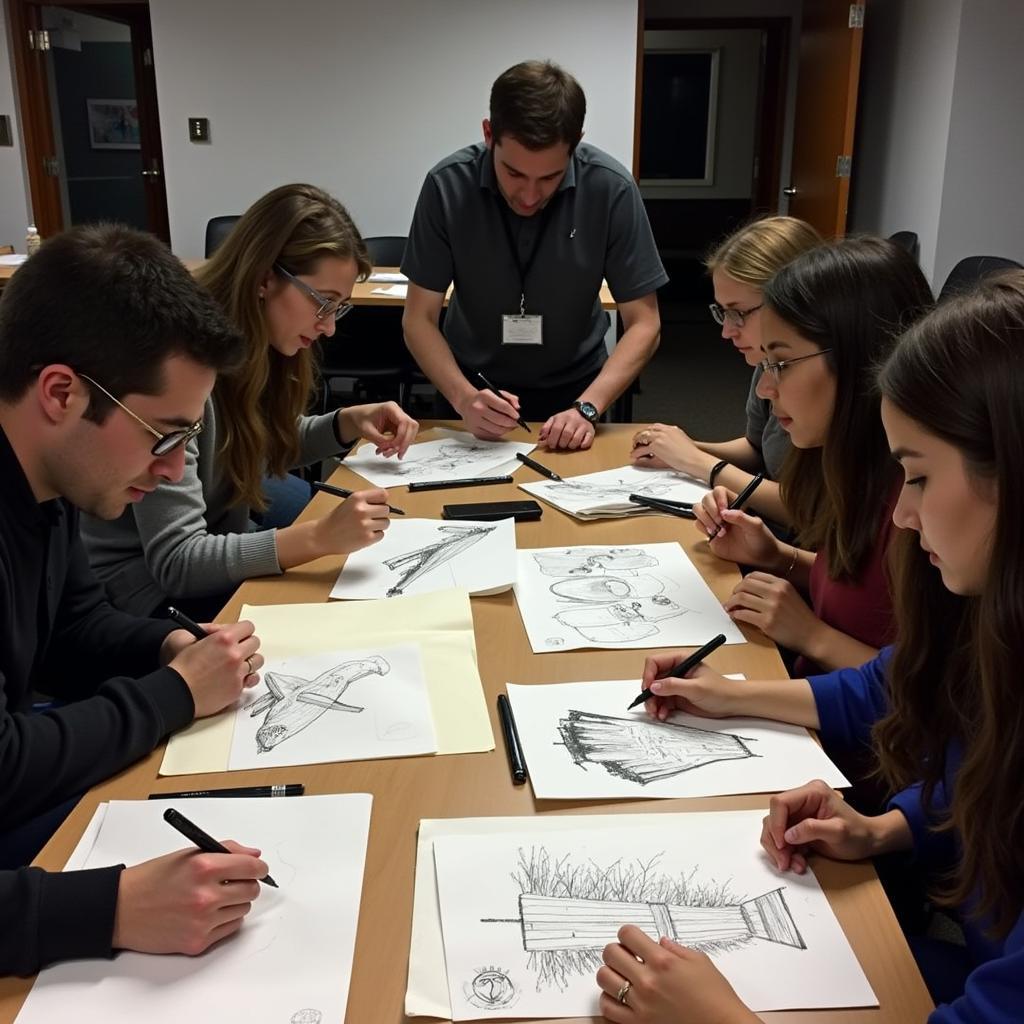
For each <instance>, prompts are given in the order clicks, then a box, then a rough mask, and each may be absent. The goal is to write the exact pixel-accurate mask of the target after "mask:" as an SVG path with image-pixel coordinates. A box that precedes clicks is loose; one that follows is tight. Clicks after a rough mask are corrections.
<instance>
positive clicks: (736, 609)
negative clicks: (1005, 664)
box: [695, 237, 933, 676]
mask: <svg viewBox="0 0 1024 1024" xmlns="http://www.w3.org/2000/svg"><path fill="white" fill-rule="evenodd" d="M764 298H765V308H764V309H763V310H762V311H761V348H762V349H763V351H764V354H765V360H764V362H763V363H762V364H761V366H762V369H763V370H764V373H763V374H762V376H761V379H760V381H759V382H758V395H759V396H760V397H761V398H765V399H768V400H769V401H771V403H772V412H773V413H774V415H775V417H776V418H777V419H778V421H779V423H780V425H781V426H782V427H783V428H784V429H785V430H786V431H787V433H788V434H789V436H790V440H791V441H792V443H793V451H792V452H791V453H790V455H789V456H788V458H787V461H786V464H785V466H784V467H783V471H782V478H781V480H780V486H781V495H782V500H783V502H784V503H785V504H786V506H787V508H788V509H789V512H790V515H791V516H792V518H793V522H794V525H795V527H796V534H797V538H798V545H796V546H795V545H791V544H787V543H785V542H783V541H780V540H778V539H777V538H776V537H774V536H773V535H772V533H771V532H770V531H769V530H768V528H767V527H766V526H765V525H764V523H763V522H762V521H761V520H760V519H758V518H756V517H754V516H749V515H746V514H745V513H743V512H740V511H734V512H730V511H728V508H727V506H728V504H729V502H730V501H731V500H732V499H733V498H734V497H735V495H733V494H731V493H730V492H729V491H728V490H727V489H725V488H723V487H716V488H715V489H714V491H713V492H712V493H711V494H709V495H708V496H707V497H706V498H705V499H704V501H703V502H702V504H700V505H697V506H695V511H696V512H697V518H698V520H699V521H700V524H701V525H702V527H703V528H704V530H705V532H707V533H708V535H709V537H710V538H711V540H710V544H711V550H712V551H714V553H715V554H716V555H719V556H720V557H722V558H729V559H732V560H733V561H736V562H740V563H742V564H744V565H749V566H753V567H754V569H755V570H757V571H754V572H751V573H749V574H748V575H746V576H745V577H744V578H743V580H742V581H741V582H740V583H739V584H738V585H737V587H736V589H735V590H734V591H733V593H732V595H731V596H730V598H729V599H728V600H727V601H726V604H725V606H726V609H727V610H728V612H729V614H730V615H731V616H732V617H733V619H735V620H737V621H739V622H748V623H751V624H752V625H755V626H757V627H758V628H760V629H761V630H762V631H763V632H764V633H765V634H766V635H767V636H769V637H771V639H772V640H774V641H775V642H776V643H777V644H779V645H781V646H783V647H788V648H789V649H790V650H793V651H796V652H797V654H799V655H800V657H799V658H798V660H797V665H796V669H797V674H798V675H800V676H803V675H806V674H807V673H808V672H812V671H816V670H820V669H824V670H831V669H838V668H844V667H846V666H849V665H860V664H863V663H864V662H866V661H869V660H870V659H871V658H873V657H874V656H875V655H876V654H877V653H878V649H879V648H880V647H881V646H882V645H883V644H885V643H886V642H888V641H890V640H891V639H892V606H891V601H890V597H889V588H888V584H887V580H886V573H885V556H886V550H887V548H888V542H889V534H890V530H891V528H892V520H891V515H892V507H893V504H894V503H895V500H896V495H897V492H898V489H899V482H898V481H899V473H898V467H897V466H896V464H895V463H894V462H893V461H892V459H891V458H890V456H889V450H888V446H887V444H886V440H885V433H884V431H883V430H882V421H881V418H880V415H879V399H878V397H877V395H876V394H875V393H874V389H873V387H872V383H871V381H872V370H873V367H874V366H875V365H876V364H877V363H879V362H880V361H881V360H882V359H883V358H884V357H885V356H886V355H887V354H888V352H889V350H890V349H891V347H892V345H893V343H894V341H895V337H896V335H897V334H898V333H899V332H900V331H901V330H904V329H906V328H907V327H908V326H910V324H911V323H912V322H913V321H914V320H916V319H917V318H918V317H919V316H920V315H921V314H922V313H924V312H926V311H927V310H928V309H929V308H930V307H931V305H932V301H933V300H932V294H931V291H930V289H929V287H928V283H927V281H925V278H924V275H923V274H922V273H921V270H920V268H919V267H918V266H917V263H916V262H915V261H914V260H913V258H912V257H910V256H909V254H908V253H907V252H906V251H905V250H903V249H901V248H900V247H899V246H897V245H894V244H893V243H891V242H887V241H885V240H883V239H881V238H872V237H863V238H852V239H845V240H843V241H840V242H833V243H829V244H827V245H822V246H819V247H818V248H817V249H812V250H811V251H810V252H808V253H805V254H804V255H802V256H800V257H798V258H797V259H796V260H794V261H793V262H792V263H790V264H789V265H787V266H786V267H784V268H783V269H782V270H781V271H780V272H779V273H778V274H777V275H776V276H775V277H774V278H773V279H772V280H771V281H770V282H769V283H768V285H767V286H766V287H765V290H764ZM805 593H806V594H807V595H809V599H810V601H809V604H808V602H807V601H806V600H805V598H804V597H803V596H802V595H803V594H805Z"/></svg>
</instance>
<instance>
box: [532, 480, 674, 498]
mask: <svg viewBox="0 0 1024 1024" xmlns="http://www.w3.org/2000/svg"><path fill="white" fill-rule="evenodd" d="M678 484H679V481H678V480H648V481H646V482H643V483H636V482H633V483H630V481H628V480H621V479H619V480H605V481H603V482H600V483H596V482H594V481H590V482H584V481H579V480H562V481H560V482H558V483H550V484H544V485H543V487H544V490H545V491H546V492H547V493H548V494H549V495H551V496H552V497H557V498H562V499H563V500H565V499H570V500H571V499H574V498H575V499H577V500H581V499H584V498H585V499H586V500H588V501H601V502H612V501H628V500H629V496H630V495H631V494H644V495H647V496H648V497H650V498H656V497H657V496H658V495H659V494H665V493H667V492H668V491H671V490H672V489H673V488H674V487H676V486H678Z"/></svg>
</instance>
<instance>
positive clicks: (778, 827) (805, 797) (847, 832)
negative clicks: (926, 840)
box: [761, 779, 912, 875]
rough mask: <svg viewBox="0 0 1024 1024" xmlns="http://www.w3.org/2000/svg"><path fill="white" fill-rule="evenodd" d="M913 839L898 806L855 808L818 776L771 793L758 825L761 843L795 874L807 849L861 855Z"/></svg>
mask: <svg viewBox="0 0 1024 1024" xmlns="http://www.w3.org/2000/svg"><path fill="white" fill-rule="evenodd" d="M911 845H912V836H911V832H910V826H909V825H908V824H907V819H906V818H905V817H904V816H903V813H902V812H901V811H898V810H892V811H886V812H885V813H884V814H879V815H876V816H873V817H869V816H868V815H865V814H859V813H858V812H857V811H855V810H854V809H853V808H852V807H851V806H850V805H849V804H848V803H847V802H846V801H845V800H844V799H843V798H842V797H841V796H840V795H839V794H838V793H837V792H836V791H835V790H834V789H832V788H831V787H830V786H827V785H826V784H825V783H824V782H822V781H821V780H820V779H815V780H814V781H813V782H809V783H807V785H806V786H801V787H800V788H799V789H790V790H787V791H786V792H785V793H778V794H776V795H775V796H773V797H772V798H771V801H770V802H769V804H768V814H767V815H766V816H765V819H764V822H763V823H762V828H761V846H762V847H763V848H764V851H765V853H767V854H768V856H769V858H771V862H772V864H774V865H775V867H776V868H778V870H779V871H793V872H794V873H796V874H798V875H802V874H803V873H804V872H805V871H806V870H807V856H808V854H809V853H821V854H824V855H825V856H826V857H831V858H832V859H833V860H865V859H867V858H868V857H874V856H878V855H879V854H883V853H894V852H896V851H898V850H907V849H910V846H911Z"/></svg>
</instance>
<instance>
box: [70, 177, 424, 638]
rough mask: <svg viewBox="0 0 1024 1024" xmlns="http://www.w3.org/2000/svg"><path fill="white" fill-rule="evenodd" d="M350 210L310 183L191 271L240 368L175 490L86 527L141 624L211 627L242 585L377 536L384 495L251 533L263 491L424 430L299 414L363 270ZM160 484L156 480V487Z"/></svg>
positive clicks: (264, 201) (221, 386) (384, 420)
mask: <svg viewBox="0 0 1024 1024" xmlns="http://www.w3.org/2000/svg"><path fill="white" fill-rule="evenodd" d="M370 266H371V265H370V260H369V257H368V255H367V251H366V246H365V244H364V243H363V240H362V237H361V236H360V234H359V231H358V229H357V228H356V226H355V224H354V223H353V222H352V218H351V217H350V216H349V214H348V212H347V211H346V210H345V208H344V207H343V206H342V205H341V204H340V203H339V202H338V201H337V200H336V199H334V198H333V197H332V196H330V195H328V194H327V193H326V192H324V191H323V190H321V189H319V188H316V187H314V186H312V185H284V186H281V187H280V188H276V189H274V190H273V191H272V192H269V193H268V194H267V195H265V196H263V197H262V198H261V199H259V200H257V201H256V202H255V203H254V204H253V205H252V206H251V207H250V208H249V209H248V210H247V211H246V212H245V213H244V214H243V215H242V216H241V217H240V218H239V220H238V222H237V224H236V225H235V227H234V229H233V230H232V232H231V234H230V235H229V236H228V237H227V238H226V239H225V241H224V242H223V244H222V245H221V246H220V247H219V248H218V249H217V251H216V252H215V253H214V254H213V256H212V257H211V258H210V259H209V260H208V261H207V263H206V264H204V265H203V266H202V267H201V268H200V269H199V271H197V273H196V277H197V279H198V280H199V282H200V283H201V284H202V285H204V286H205V287H206V288H207V289H209V291H210V292H211V293H212V294H213V295H214V297H215V298H216V299H217V300H218V302H219V303H220V304H221V305H222V306H223V308H224V310H225V311H226V312H227V314H228V315H229V316H230V318H231V319H232V320H233V321H234V323H235V324H236V325H237V326H238V327H239V328H240V330H241V332H242V333H243V334H244V335H245V337H246V338H247V339H248V340H249V350H248V355H247V358H246V361H245V364H244V366H243V367H242V369H241V370H240V371H239V372H238V373H235V374H232V375H230V376H222V377H221V378H219V379H218V381H217V384H216V386H215V388H214V391H213V394H212V396H211V398H210V399H209V400H208V401H207V404H206V409H205V412H204V418H203V430H202V432H201V433H200V434H199V436H198V437H197V438H195V439H194V440H193V441H192V442H190V443H189V445H188V449H187V453H186V459H185V472H184V476H183V478H182V479H181V480H177V481H163V482H160V486H159V487H157V488H156V490H155V491H154V493H152V494H149V495H147V497H146V500H145V501H142V502H138V503H136V504H134V505H132V506H131V507H130V508H129V509H128V510H127V511H126V512H125V513H124V515H122V516H121V517H120V519H117V520H115V521H113V522H103V521H101V520H97V519H93V518H89V517H84V518H85V519H87V520H88V521H87V522H83V532H84V534H85V537H86V541H87V544H88V548H89V557H90V560H91V561H92V564H93V567H94V569H95V571H96V573H97V575H98V576H99V577H100V578H101V579H102V580H103V581H104V583H105V584H106V587H107V592H108V594H109V596H110V598H111V600H112V601H113V602H114V603H115V604H117V605H119V606H120V607H123V608H132V609H133V610H135V611H138V612H139V613H140V614H145V613H148V612H153V611H155V610H157V609H160V608H162V607H163V606H164V605H166V604H167V603H169V602H173V603H175V604H177V605H179V606H181V607H184V608H185V609H186V610H189V611H190V612H193V613H195V614H194V617H199V618H207V617H209V616H210V615H211V614H213V613H214V612H216V610H217V609H218V608H219V607H220V604H222V603H223V601H224V600H226V599H227V597H228V596H230V594H231V592H232V590H234V588H235V587H236V586H237V585H238V584H239V583H241V582H242V581H243V580H245V579H249V578H251V577H253V576H267V575H272V574H276V573H280V572H282V571H284V570H285V569H289V568H291V567H292V566H296V565H301V564H302V563H304V562H308V561H311V560H312V559H314V558H319V557H321V556H322V555H327V554H337V553H347V552H351V551H356V550H358V549H359V548H362V547H366V546H367V545H368V544H372V543H374V542H375V541H378V540H380V539H381V537H383V535H384V530H385V529H387V526H388V522H389V509H388V505H387V494H386V492H384V491H383V490H380V489H369V490H365V491H357V492H356V493H355V494H353V495H352V496H351V497H350V498H348V499H347V500H346V501H344V502H343V503H341V504H339V505H337V506H336V507H335V508H334V509H332V511H331V512H329V513H328V514H327V515H325V516H323V517H322V518H320V519H316V520H312V521H309V522H305V523H299V524H295V525H291V526H286V527H284V528H280V529H271V530H262V531H256V530H254V529H253V528H252V523H251V521H250V514H251V513H252V512H253V511H256V512H259V511H260V510H262V509H263V508H264V507H265V504H266V502H265V498H264V495H263V489H262V485H263V480H264V477H265V476H266V475H267V474H270V475H271V476H275V477H281V476H283V475H284V474H285V473H287V471H288V470H289V469H291V468H293V467H296V466H302V465H308V464H310V463H314V462H318V461H320V460H322V459H325V458H328V457H330V456H336V455H344V454H346V453H347V452H348V451H349V450H350V449H351V448H352V447H353V446H354V445H355V443H356V442H357V441H358V440H359V439H360V438H361V437H365V438H367V439H369V440H370V441H373V442H374V443H375V444H376V445H377V447H378V450H379V451H380V452H382V453H383V454H385V455H397V456H398V457H401V456H402V455H404V454H405V451H406V449H407V448H408V446H409V444H410V442H411V441H412V440H413V438H414V437H415V436H416V431H417V429H418V425H417V423H416V421H415V420H413V419H411V418H410V417H409V416H407V415H406V414H405V413H404V412H403V411H402V410H401V409H400V408H399V406H398V405H397V404H395V403H394V402H384V403H380V404H373V405H359V406H353V407H350V408H348V409H339V410H338V411H337V412H331V413H327V414H325V415H320V416H307V415H305V411H306V409H307V407H308V405H309V400H310V396H311V393H312V390H313V386H314V383H315V377H316V368H315V364H314V358H313V351H312V349H313V346H314V345H315V343H316V341H317V339H318V338H319V337H320V336H321V335H324V336H326V337H330V336H331V335H333V334H334V327H335V323H336V322H337V320H339V319H340V318H341V317H342V316H344V315H345V313H346V312H348V310H349V309H350V308H351V307H350V306H349V304H348V299H349V297H350V296H351V294H352V288H353V286H354V284H355V282H356V281H357V280H359V279H362V278H365V276H366V275H367V274H368V273H369V271H370ZM157 482H158V481H154V486H155V484H156V483H157Z"/></svg>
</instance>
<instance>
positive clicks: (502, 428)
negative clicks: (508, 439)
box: [458, 373, 530, 441]
mask: <svg viewBox="0 0 1024 1024" xmlns="http://www.w3.org/2000/svg"><path fill="white" fill-rule="evenodd" d="M475 376H476V383H477V386H478V390H476V391H474V392H472V393H470V394H468V395H467V396H466V398H465V399H464V400H463V401H462V403H461V404H460V405H459V406H458V412H459V415H460V416H461V417H462V418H463V420H465V422H466V426H467V427H469V429H470V431H471V432H472V433H473V436H474V437H479V438H481V439H482V440H486V441H497V440H498V439H499V438H500V437H503V436H504V435H505V434H507V433H508V432H509V431H510V430H512V429H513V426H514V425H515V424H518V425H519V426H521V427H522V428H523V429H524V430H526V431H527V432H529V430H530V428H529V427H528V426H527V424H526V421H525V420H524V419H523V418H522V416H521V415H520V414H519V399H518V398H517V397H516V396H515V395H514V394H512V392H511V391H499V390H498V388H497V387H495V385H494V384H492V383H491V382H490V381H489V380H488V379H487V378H486V377H485V376H484V375H483V374H482V373H477V374H476V375H475Z"/></svg>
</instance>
